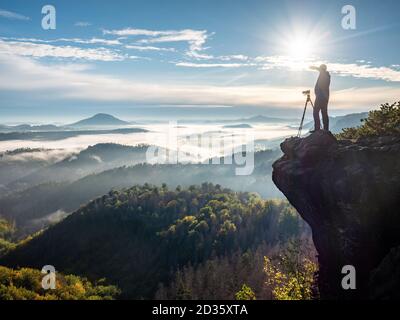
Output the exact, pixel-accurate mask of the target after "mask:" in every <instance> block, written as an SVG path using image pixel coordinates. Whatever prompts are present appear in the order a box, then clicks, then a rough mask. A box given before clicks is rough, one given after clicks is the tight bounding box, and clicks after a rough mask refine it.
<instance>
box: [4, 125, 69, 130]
mask: <svg viewBox="0 0 400 320" xmlns="http://www.w3.org/2000/svg"><path fill="white" fill-rule="evenodd" d="M60 130H64V128H63V127H57V126H55V125H53V124H44V125H30V124H20V125H16V126H5V125H0V131H4V132H30V131H60Z"/></svg>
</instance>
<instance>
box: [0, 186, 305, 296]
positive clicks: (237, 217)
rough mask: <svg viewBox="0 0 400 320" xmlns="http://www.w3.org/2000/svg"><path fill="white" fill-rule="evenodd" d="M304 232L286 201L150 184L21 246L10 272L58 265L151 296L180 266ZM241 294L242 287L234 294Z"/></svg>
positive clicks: (111, 196)
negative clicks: (170, 188)
mask: <svg viewBox="0 0 400 320" xmlns="http://www.w3.org/2000/svg"><path fill="white" fill-rule="evenodd" d="M305 229H306V228H305V226H304V224H303V222H302V221H301V219H299V216H298V215H297V213H296V212H295V210H294V209H293V208H292V207H290V206H289V205H288V203H287V202H283V201H266V200H262V199H261V198H260V197H259V196H257V195H255V194H252V193H235V192H233V191H230V190H228V189H222V188H221V187H220V186H219V185H216V186H214V185H212V184H203V185H202V186H199V187H194V186H192V187H189V188H188V189H181V188H179V187H178V188H177V189H176V190H174V191H170V190H168V188H167V187H166V186H165V185H163V186H162V187H153V186H150V185H144V186H141V187H139V186H134V187H132V188H129V189H125V190H122V191H111V192H109V193H108V194H107V195H104V196H102V197H100V198H97V199H96V200H94V201H92V202H90V203H89V204H87V205H86V206H84V207H82V208H81V209H79V210H78V211H76V212H75V213H73V214H72V215H70V216H69V217H67V218H66V219H65V220H63V221H62V222H60V223H58V224H56V225H54V226H52V227H50V228H49V229H47V230H46V231H44V232H42V233H41V234H40V235H38V236H36V237H34V238H33V239H32V240H30V241H27V242H26V243H24V244H23V245H19V246H18V247H17V248H16V249H15V250H12V251H11V252H10V253H8V254H7V255H6V256H5V257H3V258H2V259H1V261H0V264H2V265H5V266H10V267H18V266H20V267H35V268H41V267H42V266H43V265H48V264H51V265H54V266H55V267H56V269H57V270H59V271H60V272H63V273H73V274H77V275H82V276H85V277H88V278H89V279H90V280H96V279H101V278H106V279H107V280H108V281H109V282H110V283H113V284H116V285H117V286H118V287H119V288H121V290H122V297H125V298H152V297H154V294H155V293H156V291H157V288H158V287H159V285H160V283H164V284H166V285H168V283H169V281H170V280H171V279H173V278H174V273H175V272H176V271H177V270H178V269H179V268H181V267H184V266H187V265H189V264H190V265H192V266H196V265H198V264H199V263H202V262H205V261H207V260H208V259H211V258H213V257H223V256H229V255H230V254H233V253H234V252H238V251H241V252H244V251H246V250H256V249H257V248H258V247H259V246H260V245H262V244H264V243H266V244H268V245H270V246H273V245H276V244H278V243H279V241H286V240H287V239H289V238H292V237H296V236H299V234H300V233H301V232H302V231H303V230H305ZM234 289H235V290H236V289H237V290H239V289H240V287H238V288H234Z"/></svg>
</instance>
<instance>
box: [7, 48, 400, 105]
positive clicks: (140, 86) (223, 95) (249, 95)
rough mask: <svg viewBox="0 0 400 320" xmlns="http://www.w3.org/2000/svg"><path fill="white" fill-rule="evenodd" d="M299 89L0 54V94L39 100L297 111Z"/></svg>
mask: <svg viewBox="0 0 400 320" xmlns="http://www.w3.org/2000/svg"><path fill="white" fill-rule="evenodd" d="M305 89H306V88H304V87H297V86H288V87H274V86H267V85H240V86H239V85H238V86H232V85H205V84H179V83H172V82H168V83H166V82H165V81H163V80H159V81H155V80H154V81H152V82H145V81H143V79H140V78H138V79H130V80H127V79H121V78H116V77H112V76H108V75H102V74H98V73H96V74H91V73H90V72H89V71H88V70H85V69H84V68H83V69H80V68H79V67H78V68H73V67H72V66H70V67H69V68H65V65H54V64H52V65H51V66H47V65H45V64H43V63H40V62H38V61H37V60H34V59H31V58H26V57H18V56H10V55H4V54H0V90H6V91H7V90H8V91H19V92H21V94H27V95H31V94H32V93H35V95H33V96H39V97H41V99H44V100H46V99H48V100H51V99H57V100H59V99H66V100H72V101H101V102H132V103H143V104H156V105H161V104H164V105H166V104H168V105H231V106H240V105H247V106H265V107H284V108H287V107H292V108H301V106H302V105H303V104H304V101H303V96H302V95H301V94H300V93H301V91H302V90H305ZM399 96H400V88H396V87H373V88H352V89H348V90H341V91H333V92H332V99H331V108H332V109H340V108H351V109H352V110H356V109H358V108H359V109H361V110H365V109H367V108H373V107H376V106H378V105H379V104H380V103H382V102H386V101H388V102H390V101H395V100H398V97H399Z"/></svg>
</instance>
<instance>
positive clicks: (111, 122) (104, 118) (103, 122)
mask: <svg viewBox="0 0 400 320" xmlns="http://www.w3.org/2000/svg"><path fill="white" fill-rule="evenodd" d="M128 124H129V122H126V121H123V120H120V119H118V118H116V117H114V116H112V115H110V114H106V113H98V114H96V115H94V116H93V117H90V118H87V119H83V120H81V121H78V122H75V123H73V124H70V125H69V127H96V126H126V125H128Z"/></svg>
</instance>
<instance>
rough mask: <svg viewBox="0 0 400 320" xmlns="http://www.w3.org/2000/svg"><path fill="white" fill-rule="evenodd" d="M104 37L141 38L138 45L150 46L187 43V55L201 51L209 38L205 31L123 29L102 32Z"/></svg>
mask: <svg viewBox="0 0 400 320" xmlns="http://www.w3.org/2000/svg"><path fill="white" fill-rule="evenodd" d="M103 33H104V34H106V35H115V36H136V37H138V36H141V37H144V38H143V39H139V40H138V43H143V44H151V43H171V42H187V43H188V44H189V51H188V52H189V53H196V52H199V51H203V50H204V48H203V46H204V44H205V43H206V41H207V39H208V38H209V37H210V34H208V32H207V30H193V29H183V30H147V29H134V28H125V29H120V30H103Z"/></svg>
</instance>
